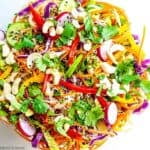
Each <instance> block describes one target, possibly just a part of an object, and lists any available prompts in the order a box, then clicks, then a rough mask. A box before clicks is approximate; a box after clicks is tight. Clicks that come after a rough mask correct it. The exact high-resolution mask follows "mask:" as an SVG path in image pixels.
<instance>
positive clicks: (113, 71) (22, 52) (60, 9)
mask: <svg viewBox="0 0 150 150" xmlns="http://www.w3.org/2000/svg"><path fill="white" fill-rule="evenodd" d="M129 22H130V21H129V20H128V18H127V16H126V15H125V14H124V11H123V10H122V9H120V8H118V7H116V6H113V5H111V4H108V3H106V2H101V1H99V2H98V1H96V0H90V1H88V0H79V1H75V0H57V1H53V2H52V1H46V0H37V1H35V2H33V3H32V2H31V3H29V5H27V6H26V8H25V9H23V10H22V11H21V12H19V13H16V15H15V18H14V19H13V22H12V23H10V24H9V25H8V28H7V30H6V32H5V33H6V39H5V34H4V32H3V31H1V30H0V119H4V120H8V121H9V122H10V123H11V124H13V126H14V127H15V128H16V129H17V131H18V132H19V133H20V134H21V135H22V136H23V137H24V138H26V139H27V140H30V141H31V143H32V146H33V147H38V148H40V149H41V150H45V149H50V150H80V149H81V150H82V149H87V150H89V149H90V150H94V149H95V147H98V146H100V145H102V143H104V142H105V141H106V140H107V139H109V137H110V136H114V135H116V134H117V132H118V131H120V130H121V128H122V127H123V126H124V125H125V123H126V122H127V121H128V118H129V117H130V115H131V114H132V113H135V112H142V110H143V109H145V108H147V106H148V102H147V100H148V99H149V98H150V81H149V77H150V75H149V72H150V60H149V59H145V58H144V52H143V51H142V49H143V48H142V45H143V41H144V35H145V30H144V32H143V38H142V40H141V41H142V42H141V44H138V37H136V36H135V35H133V34H132V33H131V32H130V31H131V29H130V24H129ZM18 80H19V81H18Z"/></svg>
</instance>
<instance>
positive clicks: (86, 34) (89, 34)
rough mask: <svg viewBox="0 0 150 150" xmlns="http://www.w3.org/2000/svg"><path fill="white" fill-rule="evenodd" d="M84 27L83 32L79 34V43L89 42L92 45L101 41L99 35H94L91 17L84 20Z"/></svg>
mask: <svg viewBox="0 0 150 150" xmlns="http://www.w3.org/2000/svg"><path fill="white" fill-rule="evenodd" d="M84 25H85V31H81V32H80V39H81V41H84V40H91V41H92V42H93V43H96V44H97V43H101V42H102V41H103V39H102V38H101V37H100V36H99V35H96V34H95V33H94V30H93V27H94V25H93V22H92V19H91V17H89V16H88V17H86V18H85V19H84Z"/></svg>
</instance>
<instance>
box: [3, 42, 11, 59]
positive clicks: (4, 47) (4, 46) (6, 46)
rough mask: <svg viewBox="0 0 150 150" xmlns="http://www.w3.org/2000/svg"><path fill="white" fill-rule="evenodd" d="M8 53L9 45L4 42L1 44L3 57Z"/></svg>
mask: <svg viewBox="0 0 150 150" xmlns="http://www.w3.org/2000/svg"><path fill="white" fill-rule="evenodd" d="M9 53H10V48H9V46H8V45H7V44H6V43H5V44H4V45H3V46H2V56H3V57H7V56H8V55H9Z"/></svg>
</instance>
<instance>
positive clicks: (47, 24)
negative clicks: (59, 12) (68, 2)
mask: <svg viewBox="0 0 150 150" xmlns="http://www.w3.org/2000/svg"><path fill="white" fill-rule="evenodd" d="M53 26H54V23H53V22H52V21H50V20H47V21H46V22H45V23H44V25H43V28H42V32H43V33H44V34H46V33H48V30H49V28H50V27H53Z"/></svg>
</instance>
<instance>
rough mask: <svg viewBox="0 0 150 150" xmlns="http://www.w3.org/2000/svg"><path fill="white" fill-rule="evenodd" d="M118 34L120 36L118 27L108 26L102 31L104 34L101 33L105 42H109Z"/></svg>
mask: <svg viewBox="0 0 150 150" xmlns="http://www.w3.org/2000/svg"><path fill="white" fill-rule="evenodd" d="M117 34H118V27H117V26H106V27H104V28H103V29H102V32H101V35H102V37H103V39H104V40H109V39H111V38H112V37H113V36H115V35H117Z"/></svg>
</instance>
